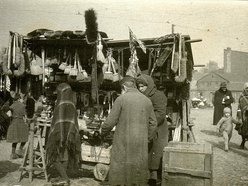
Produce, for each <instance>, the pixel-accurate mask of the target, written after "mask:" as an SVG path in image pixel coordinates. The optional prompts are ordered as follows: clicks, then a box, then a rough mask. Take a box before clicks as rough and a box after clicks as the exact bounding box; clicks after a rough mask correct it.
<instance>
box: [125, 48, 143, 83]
mask: <svg viewBox="0 0 248 186" xmlns="http://www.w3.org/2000/svg"><path fill="white" fill-rule="evenodd" d="M138 62H139V59H138V57H137V53H136V50H134V52H133V54H131V57H130V58H129V67H128V69H127V72H126V75H127V76H131V77H134V78H136V77H137V76H138V75H139V74H141V70H140V68H139V63H138Z"/></svg>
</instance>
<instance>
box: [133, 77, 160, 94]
mask: <svg viewBox="0 0 248 186" xmlns="http://www.w3.org/2000/svg"><path fill="white" fill-rule="evenodd" d="M136 84H137V85H139V84H143V85H145V86H147V89H146V90H145V92H143V94H145V95H146V96H151V95H153V94H154V93H155V91H156V90H157V87H156V85H155V83H154V81H153V79H152V77H151V76H148V75H146V74H141V75H140V76H138V77H137V79H136Z"/></svg>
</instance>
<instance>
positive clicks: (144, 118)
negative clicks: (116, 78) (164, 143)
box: [102, 77, 157, 185]
mask: <svg viewBox="0 0 248 186" xmlns="http://www.w3.org/2000/svg"><path fill="white" fill-rule="evenodd" d="M121 86H122V95H121V96H119V97H118V98H117V99H116V101H115V103H114V105H113V108H112V110H111V112H110V114H109V116H108V118H107V119H106V121H105V123H104V124H103V126H102V135H103V136H104V135H105V134H106V133H107V132H109V131H110V130H111V129H112V128H113V127H114V126H116V129H115V134H114V138H113V146H112V149H111V156H110V170H109V184H110V185H133V184H134V185H135V184H136V185H146V183H147V179H148V140H151V139H152V138H153V134H154V131H155V129H156V126H157V121H156V118H155V114H154V111H153V106H152V103H151V101H150V100H149V99H148V98H147V97H146V96H144V95H143V94H142V93H140V92H139V91H138V90H137V88H136V85H135V80H134V79H133V78H131V77H126V78H124V79H123V80H122V82H121Z"/></svg>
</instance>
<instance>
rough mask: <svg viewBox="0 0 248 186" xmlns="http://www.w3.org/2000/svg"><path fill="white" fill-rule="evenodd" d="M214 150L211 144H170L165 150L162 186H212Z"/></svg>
mask: <svg viewBox="0 0 248 186" xmlns="http://www.w3.org/2000/svg"><path fill="white" fill-rule="evenodd" d="M212 184H213V150H212V146H211V145H210V144H197V143H189V142H170V143H169V144H168V146H167V147H165V148H164V153H163V172H162V186H179V185H180V186H211V185H212Z"/></svg>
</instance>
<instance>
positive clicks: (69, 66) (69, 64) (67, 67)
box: [64, 55, 71, 74]
mask: <svg viewBox="0 0 248 186" xmlns="http://www.w3.org/2000/svg"><path fill="white" fill-rule="evenodd" d="M70 70H71V55H69V59H68V64H67V65H66V67H65V70H64V74H69V73H70Z"/></svg>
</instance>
